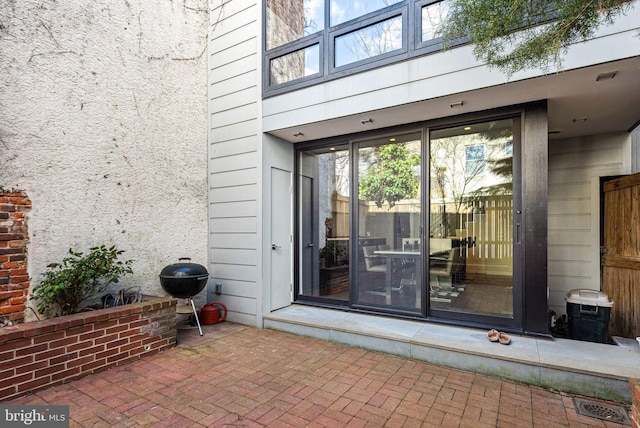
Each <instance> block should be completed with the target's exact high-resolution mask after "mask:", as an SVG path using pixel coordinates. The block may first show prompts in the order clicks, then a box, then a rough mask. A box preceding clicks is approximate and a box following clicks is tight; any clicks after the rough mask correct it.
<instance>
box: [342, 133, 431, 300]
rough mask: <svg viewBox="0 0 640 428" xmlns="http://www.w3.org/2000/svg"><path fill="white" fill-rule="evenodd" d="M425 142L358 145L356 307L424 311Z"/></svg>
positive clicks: (414, 137) (404, 139) (413, 137)
mask: <svg viewBox="0 0 640 428" xmlns="http://www.w3.org/2000/svg"><path fill="white" fill-rule="evenodd" d="M421 137H422V134H421V133H420V132H415V133H411V134H404V135H397V136H393V137H384V138H379V139H375V140H370V141H365V142H360V143H358V144H357V145H356V147H357V151H356V159H355V165H357V172H356V174H355V175H356V178H357V183H356V186H355V187H356V188H357V192H358V200H357V207H356V212H357V214H356V218H355V219H354V220H355V223H356V225H357V226H356V228H357V241H356V238H355V236H354V238H353V239H354V241H353V242H354V243H355V244H356V245H355V254H354V255H353V257H354V258H355V263H354V266H353V267H352V269H354V270H355V273H356V275H355V278H356V287H355V289H354V290H353V294H352V300H353V303H354V304H355V305H360V306H376V307H380V306H382V307H389V308H393V310H399V311H409V312H420V311H421V310H422V295H423V293H422V284H421V277H422V273H421V263H422V262H421V260H422V258H421V256H422V250H421V248H422V246H421V241H420V230H421V228H420V224H421V223H420V222H421V202H420V199H421V192H420V190H421V189H420V186H421V184H420V183H421V166H420V165H421V147H422V139H421ZM354 235H355V234H354Z"/></svg>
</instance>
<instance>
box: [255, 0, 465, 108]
mask: <svg viewBox="0 0 640 428" xmlns="http://www.w3.org/2000/svg"><path fill="white" fill-rule="evenodd" d="M439 1H443V0H403V1H400V2H398V3H395V4H393V5H390V6H387V7H385V8H382V9H379V10H377V11H375V12H371V13H369V14H366V15H363V16H360V17H357V18H354V19H352V20H349V21H346V22H342V23H340V24H338V25H335V26H333V27H329V14H330V10H329V6H330V5H329V0H326V1H325V5H324V7H325V27H324V29H323V30H320V31H318V32H317V33H314V34H310V35H308V36H305V37H303V38H301V39H299V40H296V41H294V42H290V43H286V44H284V45H281V46H278V47H276V48H273V49H271V50H269V51H267V50H266V39H267V33H266V31H267V29H266V0H263V9H264V10H263V17H262V22H263V25H262V32H263V43H262V53H263V54H262V58H263V70H262V82H263V86H262V97H263V98H269V97H272V96H276V95H280V94H284V93H287V92H291V91H294V90H296V89H301V88H305V87H309V86H313V85H317V84H320V83H324V82H328V81H331V80H335V79H339V78H341V77H344V76H348V75H352V74H356V73H360V72H363V71H368V70H373V69H375V68H379V67H383V66H386V65H389V64H393V63H396V62H400V61H405V60H407V59H410V58H414V57H418V56H423V55H428V54H431V53H435V52H439V51H440V50H442V39H441V38H436V39H433V40H430V41H428V42H422V40H421V31H422V29H421V10H422V7H423V6H424V5H428V4H431V3H437V2H439ZM398 15H402V22H403V24H402V49H396V50H393V51H390V52H387V53H384V54H381V55H377V56H375V57H371V58H366V59H363V60H360V61H356V62H353V63H349V64H345V65H342V66H340V67H335V66H334V64H335V62H334V58H333V55H334V54H335V46H334V42H335V39H336V37H339V36H341V35H344V34H347V33H350V32H353V31H357V30H360V29H363V28H366V27H368V26H370V25H374V24H376V23H378V22H381V21H384V20H386V19H389V18H391V17H394V16H398ZM316 43H320V56H321V57H320V59H319V61H320V63H319V64H320V73H316V74H314V75H311V76H305V77H302V78H300V79H295V80H291V81H288V82H284V83H281V84H274V85H272V84H271V82H270V79H269V77H270V66H271V64H270V62H271V60H272V59H274V58H277V57H280V56H282V55H286V54H288V53H291V52H293V51H296V50H299V49H303V48H305V47H308V46H311V45H313V44H316ZM462 43H464V41H461V42H460V43H456V45H458V44H462Z"/></svg>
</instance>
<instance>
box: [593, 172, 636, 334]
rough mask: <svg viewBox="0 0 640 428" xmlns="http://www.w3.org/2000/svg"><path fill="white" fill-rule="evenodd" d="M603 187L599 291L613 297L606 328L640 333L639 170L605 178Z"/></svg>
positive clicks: (612, 332) (620, 332)
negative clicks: (621, 175)
mask: <svg viewBox="0 0 640 428" xmlns="http://www.w3.org/2000/svg"><path fill="white" fill-rule="evenodd" d="M603 190H604V246H605V250H604V255H603V257H602V291H604V292H605V293H607V294H608V295H609V297H610V298H611V299H613V302H614V304H613V308H612V310H611V318H610V320H609V332H610V334H611V335H614V336H622V337H637V336H640V173H638V174H634V175H627V176H624V177H620V178H616V179H613V180H610V181H607V182H605V183H604V185H603Z"/></svg>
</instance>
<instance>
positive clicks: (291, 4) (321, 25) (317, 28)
mask: <svg viewBox="0 0 640 428" xmlns="http://www.w3.org/2000/svg"><path fill="white" fill-rule="evenodd" d="M448 3H449V0H368V1H360V0H265V6H266V7H265V18H264V21H265V22H264V28H265V37H264V40H265V43H264V61H265V66H264V70H265V75H264V85H263V88H264V93H263V95H264V96H270V95H276V94H279V93H283V92H286V91H289V90H293V89H297V88H300V87H304V86H309V85H313V84H317V83H321V82H324V81H327V80H331V79H335V78H338V77H341V76H344V75H348V74H352V73H357V72H361V71H364V70H369V69H372V68H375V67H380V66H383V65H387V64H390V63H393V62H397V61H402V60H405V59H407V58H410V57H414V56H420V55H425V54H428V53H432V52H435V51H438V50H440V49H441V38H440V35H439V30H440V27H441V25H442V23H443V22H444V20H445V19H446V14H447V11H448V7H447V4H448Z"/></svg>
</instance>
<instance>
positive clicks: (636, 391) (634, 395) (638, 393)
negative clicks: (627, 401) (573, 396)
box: [629, 379, 640, 428]
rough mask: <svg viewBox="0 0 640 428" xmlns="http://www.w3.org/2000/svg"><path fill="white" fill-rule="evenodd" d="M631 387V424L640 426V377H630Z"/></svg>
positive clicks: (635, 427) (634, 426) (636, 427)
mask: <svg viewBox="0 0 640 428" xmlns="http://www.w3.org/2000/svg"><path fill="white" fill-rule="evenodd" d="M629 387H630V388H631V401H632V403H631V426H632V427H633V428H640V379H629Z"/></svg>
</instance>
